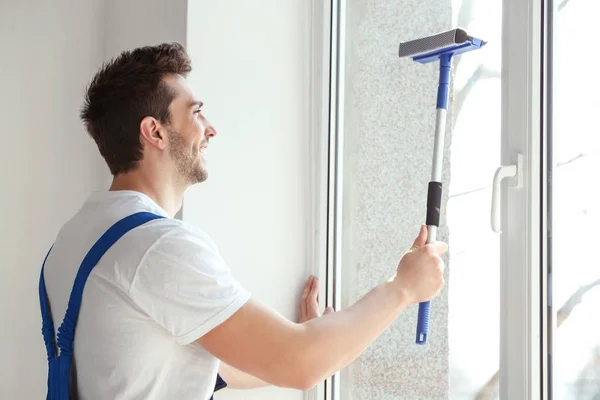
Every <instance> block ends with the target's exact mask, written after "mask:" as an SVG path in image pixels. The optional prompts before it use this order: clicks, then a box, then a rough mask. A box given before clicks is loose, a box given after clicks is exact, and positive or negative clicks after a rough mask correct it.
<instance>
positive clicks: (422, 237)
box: [412, 224, 428, 248]
mask: <svg viewBox="0 0 600 400" xmlns="http://www.w3.org/2000/svg"><path fill="white" fill-rule="evenodd" d="M427 235H428V232H427V225H425V224H421V229H420V230H419V234H418V235H417V238H416V239H415V241H414V242H413V245H412V248H417V247H422V246H425V245H426V244H427Z"/></svg>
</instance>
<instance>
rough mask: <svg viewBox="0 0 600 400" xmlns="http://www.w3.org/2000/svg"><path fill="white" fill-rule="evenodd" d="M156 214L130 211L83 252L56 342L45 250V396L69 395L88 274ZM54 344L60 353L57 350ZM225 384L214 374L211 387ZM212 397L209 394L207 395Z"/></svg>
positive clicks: (62, 398)
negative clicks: (84, 254) (114, 247)
mask: <svg viewBox="0 0 600 400" xmlns="http://www.w3.org/2000/svg"><path fill="white" fill-rule="evenodd" d="M157 218H164V217H162V216H160V215H156V214H152V213H149V212H139V213H135V214H132V215H130V216H128V217H125V218H123V219H122V220H120V221H118V222H116V223H115V224H114V225H113V226H111V227H110V228H109V229H108V230H107V231H106V232H105V233H104V234H103V235H102V236H101V237H100V239H98V241H97V242H96V243H95V244H94V246H92V248H91V249H90V251H88V253H87V254H86V256H85V257H84V259H83V261H82V262H81V265H80V266H79V270H78V271H77V275H76V277H75V282H74V284H73V289H72V291H71V296H70V297H69V303H68V305H67V312H66V314H65V317H64V320H63V322H62V325H61V326H60V327H59V328H58V335H57V340H56V343H55V341H54V322H53V321H52V315H51V313H50V306H49V305H48V295H47V293H46V283H45V281H44V266H45V264H46V260H47V259H48V255H49V254H50V251H51V250H52V247H50V250H48V253H47V254H46V257H45V258H44V262H43V264H42V272H41V275H40V284H39V292H40V308H41V312H42V335H43V337H44V343H45V345H46V353H47V355H48V391H47V395H46V400H68V398H69V383H70V375H71V361H72V356H73V339H74V338H75V325H76V323H77V316H78V315H79V308H80V306H81V298H82V296H83V289H84V287H85V282H86V281H87V278H88V276H89V275H90V273H91V272H92V269H93V268H94V267H95V266H96V264H97V263H98V261H100V259H101V258H102V256H103V255H104V253H106V251H107V250H108V249H109V248H110V247H111V246H112V245H113V244H114V243H115V242H116V241H117V240H119V239H120V238H121V237H122V236H123V235H125V234H126V233H127V232H129V231H130V230H131V229H134V228H136V227H138V226H140V225H142V224H144V223H146V222H149V221H151V220H154V219H157ZM57 346H58V349H59V350H60V354H57ZM226 386H227V383H226V382H225V381H224V380H223V379H222V378H221V376H220V375H218V374H217V381H216V383H215V391H217V390H220V389H222V388H224V387H226ZM211 398H212V397H211Z"/></svg>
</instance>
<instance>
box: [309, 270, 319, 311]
mask: <svg viewBox="0 0 600 400" xmlns="http://www.w3.org/2000/svg"><path fill="white" fill-rule="evenodd" d="M318 296H319V285H318V280H317V278H316V277H314V276H311V277H310V289H309V292H308V299H307V301H308V305H309V307H314V309H315V310H316V309H317V306H318V300H317V299H318ZM309 309H310V308H309Z"/></svg>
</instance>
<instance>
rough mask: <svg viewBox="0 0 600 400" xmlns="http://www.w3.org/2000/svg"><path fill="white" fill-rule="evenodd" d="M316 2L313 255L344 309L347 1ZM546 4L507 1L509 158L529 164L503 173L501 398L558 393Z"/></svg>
mask: <svg viewBox="0 0 600 400" xmlns="http://www.w3.org/2000/svg"><path fill="white" fill-rule="evenodd" d="M311 7H312V17H313V21H312V33H313V38H312V55H313V59H312V62H311V65H312V67H313V70H312V71H311V76H312V79H311V106H310V110H311V121H312V122H311V124H312V129H311V134H310V138H311V139H310V140H311V146H310V151H311V154H310V155H309V156H310V161H311V162H310V163H309V164H310V165H311V168H312V170H311V175H310V176H311V182H312V183H311V191H312V193H311V198H312V199H313V200H312V207H313V210H312V213H311V215H312V220H311V223H310V232H311V238H312V240H311V245H310V246H311V249H310V254H311V255H312V260H313V262H314V265H316V266H318V268H317V267H315V270H316V271H317V273H318V274H319V276H320V277H322V279H321V287H320V290H321V293H324V294H325V296H324V298H325V305H327V306H330V305H331V306H334V307H336V309H338V308H339V306H340V304H341V299H340V293H341V281H340V279H339V277H340V276H341V265H340V262H341V230H340V228H341V226H340V225H341V221H342V218H341V215H342V214H341V212H342V196H341V194H342V181H343V180H342V165H343V132H344V126H343V121H344V118H343V113H344V108H343V105H344V59H345V53H344V48H345V29H346V27H345V13H346V0H330V1H325V2H323V1H318V0H311ZM548 7H553V2H552V0H503V7H502V8H503V23H502V24H503V25H502V26H503V44H502V60H503V61H502V71H501V74H502V127H501V132H502V133H501V134H502V141H501V149H500V151H501V164H502V166H510V165H514V166H515V167H521V168H519V169H518V171H517V176H515V177H513V178H508V179H505V180H504V182H502V185H501V188H502V189H501V193H500V195H501V203H500V212H501V217H500V222H501V231H502V233H501V234H500V236H499V240H500V250H501V251H500V257H501V259H500V274H501V275H500V276H501V278H500V279H501V286H500V296H501V299H500V315H501V327H500V330H501V332H500V399H501V400H508V399H511V400H512V399H522V400H538V399H550V398H551V397H549V392H548V388H549V384H548V382H549V369H548V368H547V365H548V364H549V357H548V355H549V354H550V353H551V348H552V342H551V340H550V339H551V338H552V337H554V336H553V328H552V327H553V323H554V322H553V317H552V311H553V310H552V309H551V307H550V302H549V301H548V300H549V297H550V295H549V291H550V288H551V286H549V285H548V282H551V281H549V280H548V278H547V277H548V276H550V275H549V274H548V272H549V271H548V263H547V261H548V247H547V242H548V237H547V233H546V231H547V226H548V225H547V222H548V220H547V215H548V202H547V188H546V179H547V163H548V160H547V158H546V156H545V155H546V154H547V152H546V151H547V147H546V138H547V135H548V131H549V130H550V128H551V123H550V122H551V121H550V118H548V116H547V113H548V112H549V108H548V104H547V103H546V99H547V93H549V92H548V88H549V87H550V83H551V75H550V71H549V69H548V63H547V58H548V57H547V54H548V51H551V43H552V29H551V27H552V23H551V22H552V20H551V18H552V15H553V13H552V12H549V11H548ZM542 91H543V92H542ZM542 93H543V94H542ZM519 155H521V156H519ZM520 158H521V160H522V166H521V165H520V164H519V163H518V161H519V159H520ZM490 179H492V177H490ZM517 183H521V184H520V185H517ZM323 277H324V278H325V279H323ZM547 327H549V328H547ZM339 388H340V374H339V373H338V374H335V375H334V376H333V377H331V378H329V379H328V380H327V381H325V382H324V383H323V384H321V385H319V386H318V387H317V388H315V389H314V390H312V391H309V392H307V394H306V396H305V398H307V399H311V400H317V399H318V400H338V399H339V398H340V395H339Z"/></svg>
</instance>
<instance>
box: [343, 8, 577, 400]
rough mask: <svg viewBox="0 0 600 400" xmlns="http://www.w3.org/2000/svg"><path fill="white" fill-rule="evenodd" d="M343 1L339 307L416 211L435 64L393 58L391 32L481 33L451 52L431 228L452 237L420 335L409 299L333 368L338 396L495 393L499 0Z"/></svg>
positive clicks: (375, 274)
mask: <svg viewBox="0 0 600 400" xmlns="http://www.w3.org/2000/svg"><path fill="white" fill-rule="evenodd" d="M574 1H575V0H574ZM346 3H347V5H346V7H347V19H346V42H345V47H346V60H345V74H346V75H345V77H344V79H345V101H344V124H345V129H344V137H345V138H344V148H343V157H344V167H343V168H344V181H343V188H344V189H343V199H342V203H343V221H342V230H343V248H342V277H341V281H342V283H341V286H342V303H343V304H342V305H343V307H347V306H349V305H351V304H353V303H354V302H356V301H357V300H358V299H360V297H362V296H363V295H364V294H365V293H367V292H368V291H369V290H370V289H372V288H373V287H374V286H376V285H378V284H379V283H381V282H382V281H384V280H386V279H388V278H389V277H390V276H391V274H392V273H393V272H394V270H395V268H396V266H397V263H398V261H399V260H400V258H401V256H402V253H403V252H404V251H405V250H406V249H407V248H408V246H410V244H411V242H412V240H413V239H414V236H415V235H416V233H417V231H418V227H419V225H420V224H421V223H424V222H425V210H426V197H427V185H428V182H429V180H430V175H431V163H432V156H433V139H434V131H435V104H436V102H435V100H436V91H437V84H438V72H439V69H438V68H439V65H438V63H432V64H427V65H421V64H418V63H415V62H413V61H412V60H410V59H399V58H398V57H397V49H398V44H399V41H401V40H408V39H413V38H418V37H421V36H425V35H430V34H433V33H437V32H440V31H444V30H448V29H451V28H453V27H456V26H460V27H463V28H465V29H466V30H467V32H468V33H470V34H472V35H474V36H476V37H481V38H482V39H484V40H486V41H488V44H487V45H486V46H485V47H484V48H483V49H481V50H478V51H475V52H472V53H467V54H465V55H462V56H459V57H457V58H456V59H455V60H454V68H453V71H454V72H453V80H452V88H453V90H452V93H451V96H452V97H451V104H450V108H449V110H448V123H447V132H446V139H445V144H446V151H445V158H444V163H443V168H444V170H443V179H442V181H443V185H444V186H443V203H442V221H441V226H440V230H439V233H438V239H440V240H444V241H447V242H449V244H450V252H449V255H448V257H446V258H445V261H446V265H447V267H448V268H447V271H446V277H447V285H446V287H445V288H444V291H443V292H442V293H441V295H440V296H439V297H438V298H436V299H435V300H434V301H433V302H432V304H431V320H430V331H429V339H428V343H427V344H426V345H425V346H419V345H417V344H416V343H415V339H416V321H417V308H418V307H417V306H413V307H410V308H409V309H407V310H406V311H405V312H404V313H403V314H402V315H401V316H400V317H399V318H398V319H397V320H396V321H395V322H394V323H393V325H392V326H391V327H390V329H388V330H387V331H386V332H385V333H384V334H383V335H382V336H381V337H380V338H379V339H378V340H377V341H376V342H375V343H373V345H372V346H370V347H369V348H368V349H367V350H366V352H365V353H364V354H363V355H362V356H360V357H359V358H358V359H357V360H355V361H354V362H353V363H352V364H351V365H350V366H348V367H347V368H346V369H344V370H343V371H342V373H341V384H340V388H341V398H342V399H344V400H346V399H348V400H352V399H375V398H376V399H453V400H454V399H460V400H462V399H465V400H467V399H469V400H471V399H473V400H474V399H478V400H483V399H496V398H497V397H498V396H497V392H498V380H497V375H496V374H497V371H498V368H499V340H500V339H499V327H500V317H499V304H500V303H499V277H500V275H499V265H500V263H499V254H498V250H499V237H498V235H497V234H495V233H493V232H492V231H491V228H490V205H491V183H492V178H493V175H494V172H495V170H496V168H497V167H498V166H499V165H500V132H501V131H500V118H501V79H500V68H501V51H502V43H501V39H502V35H501V28H502V8H501V7H502V1H501V0H444V1H440V0H409V1H404V2H392V1H390V2H353V1H348V2H346ZM357 329H360V327H357Z"/></svg>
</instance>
